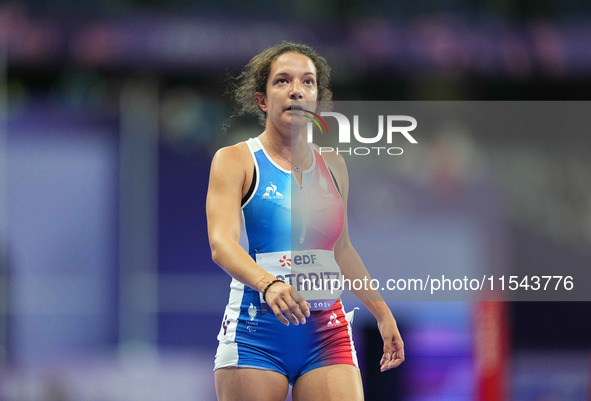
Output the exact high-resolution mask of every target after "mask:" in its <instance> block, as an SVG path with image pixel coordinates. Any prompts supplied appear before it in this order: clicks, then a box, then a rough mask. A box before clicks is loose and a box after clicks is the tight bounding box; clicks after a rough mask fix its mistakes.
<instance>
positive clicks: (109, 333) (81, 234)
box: [0, 0, 591, 401]
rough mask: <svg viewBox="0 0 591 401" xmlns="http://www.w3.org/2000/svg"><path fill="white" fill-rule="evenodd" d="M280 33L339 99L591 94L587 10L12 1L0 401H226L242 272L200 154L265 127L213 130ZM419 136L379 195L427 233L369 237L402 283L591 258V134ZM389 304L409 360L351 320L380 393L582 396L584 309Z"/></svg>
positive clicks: (372, 388) (357, 207)
mask: <svg viewBox="0 0 591 401" xmlns="http://www.w3.org/2000/svg"><path fill="white" fill-rule="evenodd" d="M281 40H293V41H302V42H305V43H308V44H310V45H312V46H314V47H315V48H317V50H319V52H320V53H321V54H323V55H324V56H325V57H326V58H327V59H328V60H329V63H330V64H331V66H332V67H333V92H334V93H335V98H336V100H587V99H589V93H591V3H589V2H583V1H575V0H561V1H558V0H544V1H534V0H519V1H509V0H489V1H478V2H473V1H467V0H455V1H450V2H446V5H445V6H444V5H441V4H440V2H437V1H430V0H425V1H416V2H390V1H385V0H369V1H365V2H354V1H349V0H326V1H322V2H318V1H311V0H302V1H299V2H294V3H284V2H282V3H280V2H272V1H261V2H257V3H256V4H250V3H249V2H242V1H234V0H232V1H227V2H221V1H220V2H210V3H204V2H201V1H188V0H117V1H115V0H82V1H79V2H70V1H65V0H43V1H41V0H26V1H19V2H6V1H4V2H0V400H6V401H16V400H19V401H21V400H39V401H45V400H48V401H58V400H60V401H65V400H101V401H111V400H165V399H167V400H168V399H174V400H177V401H184V400H212V399H215V390H214V387H213V373H212V367H213V358H214V354H215V347H216V344H217V342H216V335H217V332H218V330H219V326H220V322H221V317H222V316H221V313H222V311H223V307H224V305H225V303H226V301H227V294H228V284H229V281H230V280H229V277H228V276H227V275H226V274H225V273H223V272H222V271H221V269H219V268H218V267H217V266H216V265H215V264H214V263H213V262H212V261H211V257H210V253H209V246H208V241H207V232H206V221H205V206H204V205H205V195H206V190H207V180H208V172H209V165H210V161H211V157H212V155H213V153H214V152H215V150H216V149H218V148H219V147H220V146H222V145H224V144H229V143H233V142H237V141H239V140H244V139H246V138H248V137H249V136H254V135H256V134H257V133H258V132H259V131H260V129H259V128H258V127H256V125H255V124H254V122H253V121H247V120H245V121H242V122H240V124H237V125H234V127H238V126H240V127H241V128H240V129H232V128H230V129H229V130H227V132H226V133H222V124H223V123H224V121H225V120H226V119H227V118H228V116H229V115H230V114H231V112H232V105H231V103H230V101H229V99H228V97H224V91H225V89H226V85H225V81H226V77H227V74H228V73H236V72H237V71H239V70H240V67H241V66H242V65H244V64H245V63H246V62H247V61H248V60H249V59H250V57H252V56H253V55H254V54H256V53H258V52H259V51H260V50H261V49H263V48H265V47H268V46H271V45H273V44H276V43H278V42H280V41H281ZM569 135H570V136H569ZM424 146H425V149H426V154H428V160H429V163H421V161H420V160H418V161H417V160H414V163H415V164H414V165H413V166H414V167H416V166H421V167H420V168H418V169H416V168H409V164H408V163H401V164H400V165H399V166H397V165H394V166H392V168H391V170H392V171H389V172H386V173H385V176H384V177H381V178H384V179H382V180H381V181H380V182H381V183H382V184H383V185H382V186H381V188H380V191H379V192H378V193H376V194H375V195H376V196H374V197H372V205H371V207H372V210H375V209H374V208H378V210H380V209H379V208H382V210H384V211H386V210H387V211H389V213H391V214H390V215H389V216H391V217H390V219H391V220H390V221H391V222H392V224H393V226H394V229H395V230H399V231H400V233H401V237H402V233H405V232H406V233H408V228H409V227H413V230H414V231H412V235H409V236H405V240H404V241H402V242H401V241H399V240H398V239H397V237H396V236H393V237H389V238H382V240H381V241H378V242H375V243H373V246H381V247H384V246H390V245H388V244H389V243H391V242H393V243H398V245H397V247H394V248H393V250H394V251H393V257H392V260H391V265H390V266H388V269H389V270H388V271H392V269H402V270H408V269H415V268H417V269H423V270H424V269H428V267H429V264H430V263H434V262H438V263H441V261H442V260H443V261H446V260H451V261H453V262H450V263H458V262H459V263H463V264H464V265H465V266H467V268H468V269H469V268H470V266H473V267H475V268H477V266H476V265H477V264H479V263H485V264H488V265H490V266H497V267H499V268H500V269H501V270H504V269H506V270H511V271H517V272H520V271H521V272H524V271H525V272H531V271H532V270H534V271H535V269H537V268H539V269H540V271H552V272H555V274H560V268H561V266H573V265H574V266H580V267H582V268H591V251H590V249H591V165H590V164H591V154H590V151H589V149H591V144H590V143H589V140H588V138H578V137H577V138H574V137H572V134H570V133H569V132H564V133H560V136H559V137H555V138H549V137H547V138H540V137H538V136H536V135H535V133H533V134H531V133H530V135H524V136H523V137H520V138H507V137H505V136H503V133H499V136H498V137H494V138H490V137H487V138H484V137H478V135H473V134H471V133H465V132H462V130H461V129H460V128H457V127H451V128H449V127H448V130H447V131H445V132H442V133H441V135H439V136H437V137H435V138H432V139H431V140H429V141H427V142H425V143H424ZM483 164H484V165H487V166H493V167H494V168H490V169H485V171H487V173H486V174H479V172H480V171H482V169H480V167H481V166H482V165H483ZM411 170H412V171H411ZM355 183H358V184H359V185H366V186H367V185H369V184H368V183H367V182H365V183H364V177H363V174H362V173H357V175H356V174H355V172H353V174H352V186H353V188H355V186H354V185H355ZM363 190H364V191H365V190H375V188H368V187H366V188H364V189H363ZM356 193H357V194H359V196H358V197H357V198H356V197H355V194H356ZM362 193H364V192H363V191H361V189H360V190H359V191H357V192H352V201H351V210H350V215H351V221H352V228H351V230H352V233H351V235H352V238H353V240H354V242H355V241H357V242H358V243H360V245H362V246H361V248H363V243H364V241H365V243H367V242H368V241H370V242H371V238H372V230H371V228H372V227H367V225H364V224H363V222H364V221H366V220H364V219H365V218H366V217H367V216H365V215H364V213H365V212H364V210H366V209H364V202H365V201H366V199H365V198H364V197H363V196H361V195H360V194H362ZM365 193H366V192H365ZM365 205H366V204H365ZM419 215H420V216H419ZM417 223H419V224H417ZM475 233H476V235H475ZM374 234H375V233H374ZM441 238H445V239H446V241H444V242H441V241H439V239H441ZM425 244H428V245H427V246H426V245H425ZM369 245H371V243H370V244H368V246H369ZM397 249H399V250H401V252H400V253H399V254H397V253H396V250H397ZM430 251H432V252H433V253H429V252H430ZM425 255H438V257H439V259H437V258H435V259H434V257H431V258H430V257H425ZM362 256H364V255H363V254H362ZM366 256H367V255H366ZM448 258H449V259H448ZM444 263H445V262H444ZM392 266H393V267H392ZM369 269H370V271H374V272H376V273H377V274H379V273H380V266H372V265H370V266H369ZM577 284H578V285H585V284H587V283H577ZM391 307H392V309H393V311H394V313H395V316H396V317H397V318H398V320H399V323H400V327H401V331H402V334H403V336H404V339H405V341H406V347H407V352H406V353H407V361H406V362H405V364H404V365H403V366H402V367H400V368H399V369H397V370H395V371H392V372H388V373H386V374H379V371H378V360H379V355H380V347H381V345H380V341H379V334H378V333H377V331H376V329H375V324H374V323H373V322H372V320H371V317H370V316H367V313H364V312H361V313H359V314H358V316H357V317H356V321H355V325H354V332H355V341H356V345H357V348H358V351H359V356H360V362H361V365H362V372H363V375H364V380H365V386H366V390H365V391H366V397H367V399H368V400H378V399H380V400H386V399H388V400H389V399H392V400H413V401H427V400H525V401H530V400H568V401H574V400H589V399H591V390H590V387H589V382H590V380H591V358H590V357H589V356H590V352H589V351H590V348H591V309H590V305H589V303H583V302H578V303H573V302H556V303H555V302H540V303H529V302H514V303H492V304H486V303H476V302H470V303H461V302H441V303H429V302H407V303H395V302H393V303H391Z"/></svg>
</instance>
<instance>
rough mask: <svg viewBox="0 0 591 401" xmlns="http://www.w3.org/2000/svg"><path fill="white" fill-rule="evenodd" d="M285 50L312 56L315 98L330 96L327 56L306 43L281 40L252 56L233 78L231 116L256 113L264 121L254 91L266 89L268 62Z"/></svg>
mask: <svg viewBox="0 0 591 401" xmlns="http://www.w3.org/2000/svg"><path fill="white" fill-rule="evenodd" d="M284 53H300V54H303V55H304V56H306V57H308V58H309V59H310V60H312V62H313V63H314V66H315V67H316V75H317V77H316V81H317V85H318V99H317V100H319V101H327V102H328V101H330V100H332V92H331V90H330V88H329V86H330V66H329V65H328V63H327V61H326V59H325V58H324V57H322V56H321V55H319V54H318V53H317V52H316V50H314V49H312V48H311V47H310V46H308V45H305V44H302V43H293V42H286V41H283V42H282V43H280V44H278V45H275V46H273V47H270V48H268V49H266V50H264V51H263V52H261V53H259V54H257V55H256V56H254V57H253V58H252V59H251V60H250V61H249V62H248V64H246V67H244V69H243V70H242V72H241V73H240V74H239V75H238V76H237V77H236V78H234V79H233V82H232V83H231V86H230V89H229V91H228V92H229V93H230V95H231V96H232V97H233V100H234V101H235V103H236V109H235V112H234V116H233V117H237V116H241V115H251V116H257V117H258V118H259V122H260V123H261V125H263V126H264V125H265V120H266V113H265V112H263V111H262V110H261V109H260V107H259V105H258V104H257V102H256V100H255V98H254V94H255V92H261V93H266V88H267V80H268V79H269V74H270V72H271V64H272V63H273V61H275V60H276V59H277V57H279V56H281V55H282V54H284Z"/></svg>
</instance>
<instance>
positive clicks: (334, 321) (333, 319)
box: [326, 312, 342, 327]
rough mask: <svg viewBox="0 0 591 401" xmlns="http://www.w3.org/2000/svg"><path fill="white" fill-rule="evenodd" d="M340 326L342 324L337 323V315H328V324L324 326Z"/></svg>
mask: <svg viewBox="0 0 591 401" xmlns="http://www.w3.org/2000/svg"><path fill="white" fill-rule="evenodd" d="M341 324H342V323H341V322H339V319H338V316H337V314H336V313H334V312H332V313H331V315H330V319H329V320H328V323H327V324H326V327H335V326H340V325H341Z"/></svg>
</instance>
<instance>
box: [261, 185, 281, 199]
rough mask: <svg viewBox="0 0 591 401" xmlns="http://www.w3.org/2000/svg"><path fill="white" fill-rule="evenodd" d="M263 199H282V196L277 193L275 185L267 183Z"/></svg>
mask: <svg viewBox="0 0 591 401" xmlns="http://www.w3.org/2000/svg"><path fill="white" fill-rule="evenodd" d="M263 199H283V194H282V193H281V192H277V185H273V183H272V182H269V186H268V187H267V188H265V193H264V194H263Z"/></svg>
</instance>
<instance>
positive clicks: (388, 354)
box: [378, 314, 404, 372]
mask: <svg viewBox="0 0 591 401" xmlns="http://www.w3.org/2000/svg"><path fill="white" fill-rule="evenodd" d="M378 329H379V330H380V334H381V335H382V340H383V341H384V355H383V356H382V359H381V360H380V371H381V372H385V371H386V370H388V369H392V368H395V367H398V366H400V364H401V363H402V362H404V342H403V341H402V337H401V336H400V332H399V331H398V326H397V325H396V320H395V319H394V317H393V316H392V315H391V314H390V315H389V316H387V317H385V318H383V319H381V320H379V321H378Z"/></svg>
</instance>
